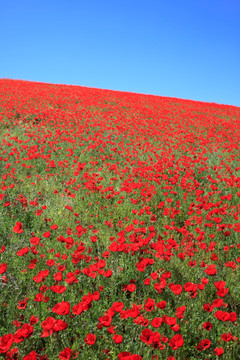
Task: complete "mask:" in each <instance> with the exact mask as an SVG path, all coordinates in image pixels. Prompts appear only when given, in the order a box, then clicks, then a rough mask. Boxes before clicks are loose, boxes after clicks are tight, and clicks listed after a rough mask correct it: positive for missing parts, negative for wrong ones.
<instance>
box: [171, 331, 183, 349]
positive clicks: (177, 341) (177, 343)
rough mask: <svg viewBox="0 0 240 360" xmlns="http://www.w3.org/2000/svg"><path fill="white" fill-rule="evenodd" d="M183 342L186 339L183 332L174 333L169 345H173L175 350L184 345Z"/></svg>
mask: <svg viewBox="0 0 240 360" xmlns="http://www.w3.org/2000/svg"><path fill="white" fill-rule="evenodd" d="M183 344H184V340H183V337H182V335H181V334H176V335H174V336H173V338H172V339H171V340H170V341H169V346H171V348H172V349H173V350H176V349H178V348H180V347H181V346H183Z"/></svg>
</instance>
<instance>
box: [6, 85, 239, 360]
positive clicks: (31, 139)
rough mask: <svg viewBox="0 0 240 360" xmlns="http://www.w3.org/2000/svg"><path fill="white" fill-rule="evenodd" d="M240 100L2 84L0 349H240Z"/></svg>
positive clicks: (142, 354)
mask: <svg viewBox="0 0 240 360" xmlns="http://www.w3.org/2000/svg"><path fill="white" fill-rule="evenodd" d="M239 154H240V108H237V107H233V106H224V105H218V104H210V103H201V102H194V101H188V100H181V99H175V98H164V97H157V96H149V95H148V96H147V95H141V94H133V93H124V92H114V91H108V90H100V89H92V88H85V87H77V86H64V85H53V84H44V83H33V82H25V81H15V80H7V79H2V80H0V294H1V296H0V358H1V357H2V358H3V359H9V360H10V359H15V360H16V359H23V360H47V359H49V360H56V359H62V360H68V359H71V360H72V359H84V360H85V359H86V360H88V359H93V360H95V359H96V360H97V359H99V360H107V359H109V360H121V359H122V360H123V359H124V360H133V359H134V360H141V359H144V360H149V359H152V360H157V359H159V360H160V359H164V360H165V359H168V360H187V359H189V360H190V359H191V360H193V359H204V360H207V359H218V358H221V359H228V360H233V359H239V358H240V327H239V316H240V162H239V160H240V156H239Z"/></svg>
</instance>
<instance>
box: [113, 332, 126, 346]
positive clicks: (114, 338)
mask: <svg viewBox="0 0 240 360" xmlns="http://www.w3.org/2000/svg"><path fill="white" fill-rule="evenodd" d="M112 339H113V341H114V342H115V343H116V344H120V343H121V342H122V341H123V337H122V335H117V334H114V336H113V337H112Z"/></svg>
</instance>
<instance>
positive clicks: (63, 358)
mask: <svg viewBox="0 0 240 360" xmlns="http://www.w3.org/2000/svg"><path fill="white" fill-rule="evenodd" d="M71 354H72V349H70V348H65V349H63V351H61V352H60V354H59V356H58V357H59V359H60V360H69V359H70V357H71Z"/></svg>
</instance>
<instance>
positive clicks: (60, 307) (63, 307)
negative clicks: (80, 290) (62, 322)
mask: <svg viewBox="0 0 240 360" xmlns="http://www.w3.org/2000/svg"><path fill="white" fill-rule="evenodd" d="M52 311H53V312H55V313H56V314H58V315H68V314H69V312H70V303H69V302H68V301H62V302H60V303H58V304H56V305H55V306H54V307H53V308H52Z"/></svg>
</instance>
